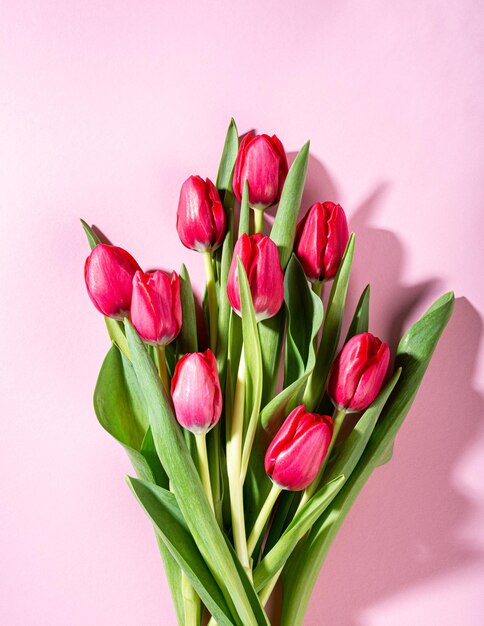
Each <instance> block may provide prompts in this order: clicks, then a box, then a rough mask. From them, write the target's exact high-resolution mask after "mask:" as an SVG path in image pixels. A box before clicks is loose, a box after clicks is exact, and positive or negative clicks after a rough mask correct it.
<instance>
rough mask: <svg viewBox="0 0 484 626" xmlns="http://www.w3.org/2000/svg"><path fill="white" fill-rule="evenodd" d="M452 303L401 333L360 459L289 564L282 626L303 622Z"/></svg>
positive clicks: (449, 297) (450, 299)
mask: <svg viewBox="0 0 484 626" xmlns="http://www.w3.org/2000/svg"><path fill="white" fill-rule="evenodd" d="M453 306H454V295H453V294H452V293H447V294H445V295H444V296H442V297H441V298H439V299H438V300H437V301H436V302H435V303H434V304H433V305H432V306H431V307H430V309H429V310H428V311H427V312H426V313H425V314H424V316H423V317H422V318H421V319H420V320H419V321H418V322H416V323H415V324H414V325H413V326H411V327H410V329H409V330H408V331H407V332H406V333H405V335H404V336H403V337H402V339H401V341H400V344H399V346H398V350H397V357H396V361H395V365H396V367H397V368H401V369H402V374H401V376H400V379H399V381H398V383H397V385H396V387H395V389H394V391H393V393H392V395H391V397H390V399H389V400H388V402H387V404H386V405H385V408H384V410H383V412H382V414H381V417H380V419H379V421H378V423H377V425H376V426H375V429H374V431H373V433H372V436H371V437H370V440H369V442H368V444H367V446H366V448H365V451H364V453H363V455H362V457H361V459H360V461H359V462H358V464H357V466H356V468H355V469H354V470H353V472H352V474H351V476H350V478H349V479H348V481H347V482H346V484H345V486H344V487H343V489H342V490H341V491H340V493H339V494H338V496H337V497H336V498H335V500H334V502H333V504H332V506H331V508H330V509H329V510H328V511H327V512H326V513H325V514H324V515H323V516H322V517H321V518H320V519H319V520H318V521H317V522H316V523H315V524H314V526H313V528H312V530H311V532H310V533H309V536H308V539H307V541H306V543H305V545H304V549H302V550H299V551H298V552H297V555H295V557H293V558H291V559H290V560H289V561H288V563H287V566H286V569H287V572H286V570H285V590H286V595H285V597H284V604H283V620H282V626H300V625H301V624H302V620H303V617H304V613H305V611H306V607H307V604H308V602H309V598H310V595H311V591H312V589H313V586H314V584H315V582H316V580H317V578H318V574H319V570H320V568H321V566H322V564H323V561H324V559H325V557H326V554H327V553H328V550H329V548H330V547H331V544H332V542H333V540H334V538H335V537H336V535H337V533H338V530H339V529H340V527H341V525H342V524H343V521H344V519H345V517H346V515H347V514H348V512H349V510H350V508H351V506H352V504H353V503H354V501H355V500H356V498H357V496H358V494H359V493H360V491H361V489H362V488H363V486H364V485H365V483H366V481H367V480H368V478H369V477H370V475H371V473H372V472H373V470H374V469H375V468H376V467H378V465H380V464H381V463H383V462H385V461H386V460H387V459H388V451H389V449H391V447H392V445H393V442H394V440H395V437H396V435H397V433H398V430H399V429H400V427H401V425H402V423H403V421H404V419H405V417H406V415H407V414H408V412H409V410H410V407H411V405H412V402H413V400H414V398H415V395H416V393H417V391H418V388H419V386H420V383H421V382H422V379H423V376H424V374H425V372H426V370H427V367H428V365H429V362H430V359H431V357H432V354H433V352H434V350H435V347H436V345H437V342H438V340H439V338H440V336H441V334H442V332H443V330H444V328H445V326H446V324H447V322H448V321H449V318H450V316H451V314H452V309H453Z"/></svg>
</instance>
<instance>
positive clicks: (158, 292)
mask: <svg viewBox="0 0 484 626" xmlns="http://www.w3.org/2000/svg"><path fill="white" fill-rule="evenodd" d="M131 323H132V324H133V326H134V327H135V328H136V330H137V331H138V333H139V335H140V337H141V338H142V339H143V340H144V341H146V343H149V344H152V345H160V346H164V345H167V344H169V343H170V342H172V341H173V339H175V337H176V336H177V335H178V333H179V332H180V328H181V324H182V309H181V300H180V279H179V278H178V274H177V273H176V272H172V274H171V277H170V276H168V274H165V272H161V271H159V270H157V271H156V272H148V273H144V272H136V274H135V275H134V278H133V300H132V302H131Z"/></svg>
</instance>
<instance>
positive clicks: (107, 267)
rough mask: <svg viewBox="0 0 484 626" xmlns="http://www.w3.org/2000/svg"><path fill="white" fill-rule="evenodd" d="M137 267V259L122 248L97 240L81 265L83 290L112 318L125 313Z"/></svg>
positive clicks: (97, 307)
mask: <svg viewBox="0 0 484 626" xmlns="http://www.w3.org/2000/svg"><path fill="white" fill-rule="evenodd" d="M139 269H140V266H139V265H138V263H136V261H135V260H134V259H133V257H132V256H131V255H130V254H128V252H126V250H123V249H122V248H117V247H116V246H108V245H106V244H104V243H100V244H98V245H97V246H96V247H95V248H94V249H93V250H92V251H91V254H90V255H89V256H88V257H87V259H86V263H85V265H84V279H85V281H86V287H87V292H88V294H89V297H90V298H91V300H92V302H93V303H94V306H95V307H96V309H97V310H98V311H100V312H101V313H102V314H103V315H107V316H108V317H112V318H113V319H116V320H122V319H123V317H126V316H128V315H129V309H130V306H131V295H132V293H133V276H134V274H135V272H136V271H137V270H139Z"/></svg>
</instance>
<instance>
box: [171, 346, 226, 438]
mask: <svg viewBox="0 0 484 626" xmlns="http://www.w3.org/2000/svg"><path fill="white" fill-rule="evenodd" d="M171 396H172V399H173V405H174V407H175V413H176V418H177V420H178V422H179V423H180V424H181V425H182V426H183V427H184V428H186V429H187V430H190V431H191V432H192V433H195V434H200V433H206V432H208V431H209V430H210V429H211V428H213V427H214V426H215V424H216V423H217V422H218V421H219V419H220V415H221V413H222V392H221V390H220V382H219V377H218V370H217V361H216V359H215V356H214V355H213V352H212V351H211V350H206V351H205V352H203V353H202V352H193V353H191V354H185V356H183V357H182V358H181V359H180V360H179V361H178V363H177V364H176V367H175V372H174V374H173V378H172V381H171Z"/></svg>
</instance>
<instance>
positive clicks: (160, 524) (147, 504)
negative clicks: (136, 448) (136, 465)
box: [127, 476, 243, 626]
mask: <svg viewBox="0 0 484 626" xmlns="http://www.w3.org/2000/svg"><path fill="white" fill-rule="evenodd" d="M127 482H128V485H129V486H130V487H131V490H132V491H133V493H134V495H135V496H136V498H137V500H138V501H139V503H140V504H141V506H142V508H143V509H144V511H145V512H146V514H147V515H148V517H149V518H150V519H151V521H152V522H153V524H154V526H155V529H156V531H157V533H158V534H159V535H160V537H161V538H162V540H163V542H164V543H165V545H166V547H167V548H168V550H169V551H170V553H171V555H172V556H173V558H174V559H175V561H176V562H177V564H178V565H179V566H180V567H181V568H182V569H183V571H184V572H185V573H186V574H187V576H188V578H189V579H190V582H191V583H192V585H193V587H194V589H195V591H196V592H197V593H198V595H199V596H200V598H201V599H202V601H203V603H204V604H205V606H206V607H207V609H208V610H209V611H210V613H211V614H212V615H213V616H214V617H215V619H216V620H217V623H218V624H219V626H233V624H240V626H243V624H242V622H240V620H238V619H237V616H236V615H233V614H232V612H231V611H230V609H229V607H228V605H227V603H226V601H225V598H224V596H223V594H222V592H221V590H220V588H219V586H218V585H217V583H216V581H215V579H214V577H213V576H212V574H211V572H210V570H209V569H208V567H207V565H206V564H205V561H204V560H203V558H202V556H201V554H200V551H199V549H198V547H197V544H196V543H195V541H194V540H193V537H192V536H191V534H190V531H189V530H188V527H187V525H186V523H185V520H184V518H183V515H182V514H181V512H180V509H179V507H178V504H177V501H176V498H175V496H174V495H173V494H172V493H170V492H169V491H166V490H165V489H162V488H161V487H157V486H156V485H153V484H151V483H149V482H146V481H143V480H137V479H136V478H130V477H129V476H128V477H127Z"/></svg>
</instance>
